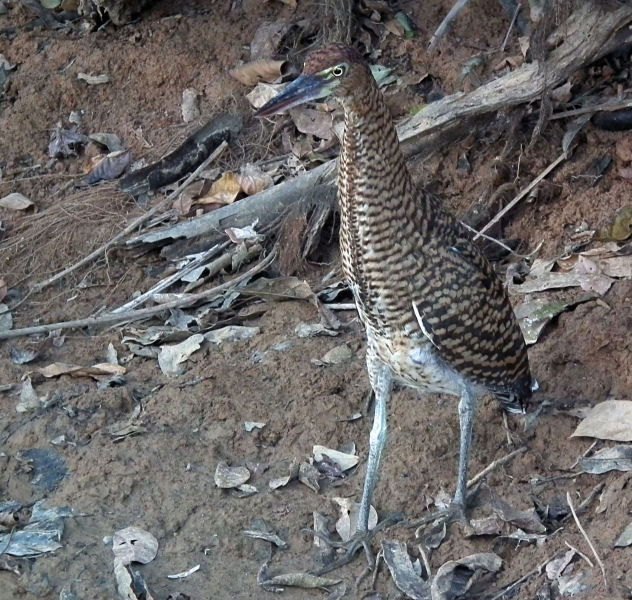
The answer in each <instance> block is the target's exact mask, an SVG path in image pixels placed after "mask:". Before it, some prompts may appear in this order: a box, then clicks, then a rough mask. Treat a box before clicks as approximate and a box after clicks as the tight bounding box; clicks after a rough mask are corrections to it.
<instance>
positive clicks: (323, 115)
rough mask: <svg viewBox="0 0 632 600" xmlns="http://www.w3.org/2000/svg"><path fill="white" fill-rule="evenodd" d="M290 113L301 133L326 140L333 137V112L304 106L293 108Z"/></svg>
mask: <svg viewBox="0 0 632 600" xmlns="http://www.w3.org/2000/svg"><path fill="white" fill-rule="evenodd" d="M289 113H290V117H291V118H292V121H294V125H295V126H296V129H298V130H299V131H300V132H301V133H306V134H309V135H313V136H315V137H317V138H320V139H324V140H329V139H331V138H332V136H333V130H332V128H331V127H332V124H333V116H332V113H328V112H324V111H321V110H315V109H313V108H307V107H304V106H300V107H297V108H292V109H290V111H289Z"/></svg>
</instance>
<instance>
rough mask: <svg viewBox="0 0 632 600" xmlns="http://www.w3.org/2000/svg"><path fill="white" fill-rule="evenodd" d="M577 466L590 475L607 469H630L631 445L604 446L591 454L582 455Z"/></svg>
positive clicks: (631, 459)
mask: <svg viewBox="0 0 632 600" xmlns="http://www.w3.org/2000/svg"><path fill="white" fill-rule="evenodd" d="M578 466H579V468H580V469H581V470H582V471H584V472H586V473H591V474H592V475H601V474H602V473H607V472H608V471H632V446H624V445H619V446H614V447H613V448H604V449H603V450H599V451H598V452H595V453H594V454H593V455H592V456H584V457H583V458H582V459H581V460H580V461H579V463H578Z"/></svg>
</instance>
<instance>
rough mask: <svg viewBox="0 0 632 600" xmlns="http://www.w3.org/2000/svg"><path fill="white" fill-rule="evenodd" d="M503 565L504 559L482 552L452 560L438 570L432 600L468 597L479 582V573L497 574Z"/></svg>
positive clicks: (433, 582) (433, 585) (452, 599)
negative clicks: (469, 592) (473, 584)
mask: <svg viewBox="0 0 632 600" xmlns="http://www.w3.org/2000/svg"><path fill="white" fill-rule="evenodd" d="M502 565H503V561H502V558H500V556H498V555H497V554H494V553H492V552H481V553H480V554H472V555H470V556H466V557H465V558H461V559H459V560H450V561H448V562H446V563H444V564H443V565H441V566H440V567H439V569H437V573H436V575H435V576H434V578H433V580H432V584H431V591H432V600H455V599H456V598H461V597H467V595H468V594H467V591H468V590H469V589H470V585H471V584H472V583H474V582H475V581H478V580H479V578H478V577H476V576H475V575H476V573H477V571H487V572H488V573H496V572H497V571H499V570H500V568H501V567H502Z"/></svg>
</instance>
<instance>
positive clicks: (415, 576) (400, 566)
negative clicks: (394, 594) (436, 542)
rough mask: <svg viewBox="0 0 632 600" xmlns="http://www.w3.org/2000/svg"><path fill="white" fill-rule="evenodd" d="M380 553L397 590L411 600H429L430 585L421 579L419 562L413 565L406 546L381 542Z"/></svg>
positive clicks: (385, 541)
mask: <svg viewBox="0 0 632 600" xmlns="http://www.w3.org/2000/svg"><path fill="white" fill-rule="evenodd" d="M382 552H383V554H384V562H385V563H386V566H387V567H388V570H389V571H390V573H391V577H392V578H393V581H394V582H395V586H396V587H397V589H398V590H400V591H402V592H403V593H404V594H405V595H406V596H407V597H408V598H412V599H413V600H430V598H431V596H430V585H429V583H428V582H427V581H424V580H423V579H422V578H421V576H420V575H421V567H420V566H419V561H418V560H417V561H415V563H413V561H412V560H411V559H410V556H409V554H408V550H407V548H406V544H405V543H404V542H396V541H392V540H382Z"/></svg>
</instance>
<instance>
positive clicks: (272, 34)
mask: <svg viewBox="0 0 632 600" xmlns="http://www.w3.org/2000/svg"><path fill="white" fill-rule="evenodd" d="M290 27H291V25H290V24H289V23H286V22H283V21H274V22H268V23H261V25H259V27H257V30H256V31H255V34H254V35H253V36H252V41H251V42H250V60H261V59H264V58H270V57H272V56H273V55H274V54H276V51H277V49H278V47H279V44H280V43H281V40H282V39H283V36H284V35H285V34H286V33H287V32H288V31H289V30H290Z"/></svg>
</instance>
